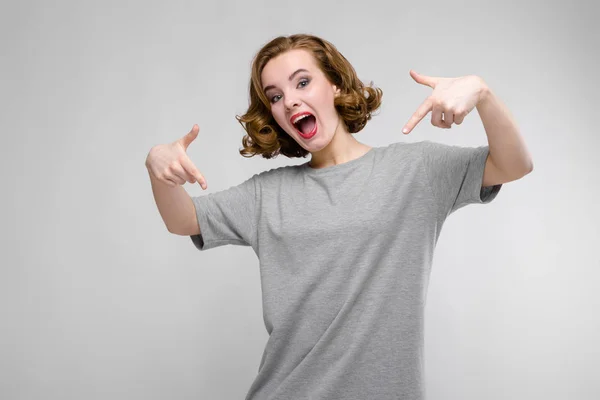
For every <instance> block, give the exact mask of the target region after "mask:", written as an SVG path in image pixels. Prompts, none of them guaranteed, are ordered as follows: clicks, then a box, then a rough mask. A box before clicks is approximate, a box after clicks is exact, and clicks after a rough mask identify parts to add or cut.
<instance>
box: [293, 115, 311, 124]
mask: <svg viewBox="0 0 600 400" xmlns="http://www.w3.org/2000/svg"><path fill="white" fill-rule="evenodd" d="M309 115H310V114H304V115H301V116H299V117H298V118H296V119H295V120H294V122H293V123H294V124H295V123H296V122H298V121H300V120H301V119H302V118H304V117H308V116H309Z"/></svg>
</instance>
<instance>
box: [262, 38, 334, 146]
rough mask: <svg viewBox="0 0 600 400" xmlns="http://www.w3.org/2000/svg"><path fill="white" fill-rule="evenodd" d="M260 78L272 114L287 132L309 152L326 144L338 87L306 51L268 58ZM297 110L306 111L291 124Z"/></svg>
mask: <svg viewBox="0 0 600 400" xmlns="http://www.w3.org/2000/svg"><path fill="white" fill-rule="evenodd" d="M299 70H300V71H299ZM261 80H262V84H263V91H264V92H265V94H266V96H267V98H268V99H269V102H270V104H271V113H272V114H273V118H274V119H275V121H276V122H277V123H278V124H279V126H280V127H281V128H282V129H283V130H284V131H286V132H287V133H288V135H290V136H291V137H292V138H293V139H294V140H295V141H296V142H298V144H299V145H300V146H302V147H303V148H304V149H305V150H307V151H309V152H314V151H318V150H320V149H322V148H323V147H325V146H327V145H328V144H329V142H330V141H331V139H332V138H333V135H334V133H335V130H336V127H337V125H338V122H339V116H338V114H337V111H336V109H335V107H334V106H333V99H334V97H335V95H336V93H338V92H339V89H338V88H336V86H335V85H333V84H331V83H330V82H329V81H328V80H327V78H326V77H325V74H323V72H322V71H321V70H320V69H319V67H318V66H317V64H316V62H315V60H314V58H313V56H312V54H311V53H310V52H308V51H306V50H302V49H296V50H290V51H287V52H285V53H283V54H280V55H279V56H277V57H275V58H272V59H271V60H269V62H268V63H267V64H266V65H265V67H264V68H263V71H262V74H261ZM299 113H309V114H310V115H309V116H307V117H304V118H303V121H301V122H298V123H297V124H296V125H294V124H293V122H295V121H296V118H297V115H298V114H299ZM302 132H303V133H302Z"/></svg>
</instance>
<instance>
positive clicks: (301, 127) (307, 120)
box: [294, 114, 317, 138]
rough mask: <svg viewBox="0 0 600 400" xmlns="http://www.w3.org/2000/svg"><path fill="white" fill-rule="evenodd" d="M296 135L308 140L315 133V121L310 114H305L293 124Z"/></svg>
mask: <svg viewBox="0 0 600 400" xmlns="http://www.w3.org/2000/svg"><path fill="white" fill-rule="evenodd" d="M294 127H295V128H296V130H297V131H298V133H299V134H300V135H301V136H302V137H304V138H310V137H312V136H314V135H315V133H317V119H316V118H315V116H314V115H312V114H306V115H305V116H303V117H301V118H300V119H299V120H297V121H296V122H295V123H294Z"/></svg>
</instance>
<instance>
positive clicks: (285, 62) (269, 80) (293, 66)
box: [261, 49, 318, 86]
mask: <svg viewBox="0 0 600 400" xmlns="http://www.w3.org/2000/svg"><path fill="white" fill-rule="evenodd" d="M298 68H304V69H307V70H309V71H310V72H312V73H317V72H318V67H317V64H316V63H315V59H314V58H313V56H312V54H311V53H310V52H308V51H307V50H304V49H294V50H289V51H286V52H285V53H282V54H280V55H278V56H277V57H274V58H272V59H270V60H269V61H268V62H267V64H266V65H265V67H264V68H263V70H262V73H261V80H262V82H263V86H266V85H271V84H277V83H279V82H285V81H287V79H288V76H289V75H290V74H291V73H293V72H294V71H296V70H297V69H298Z"/></svg>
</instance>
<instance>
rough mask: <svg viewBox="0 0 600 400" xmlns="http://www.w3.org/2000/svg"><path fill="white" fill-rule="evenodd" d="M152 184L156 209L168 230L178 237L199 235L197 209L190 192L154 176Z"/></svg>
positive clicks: (151, 179)
mask: <svg viewBox="0 0 600 400" xmlns="http://www.w3.org/2000/svg"><path fill="white" fill-rule="evenodd" d="M148 173H149V174H150V182H151V183H152V193H153V194H154V201H156V207H158V212H159V213H160V216H161V217H162V219H163V221H164V223H165V225H166V227H167V230H168V231H169V232H171V233H175V234H177V235H188V236H189V235H198V234H200V225H199V224H198V218H196V208H195V207H194V203H193V202H192V199H191V197H190V195H189V194H188V192H186V190H185V189H184V188H183V186H181V185H177V186H170V185H167V184H165V183H163V182H161V181H159V180H158V179H156V178H155V177H154V175H152V173H150V171H148Z"/></svg>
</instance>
